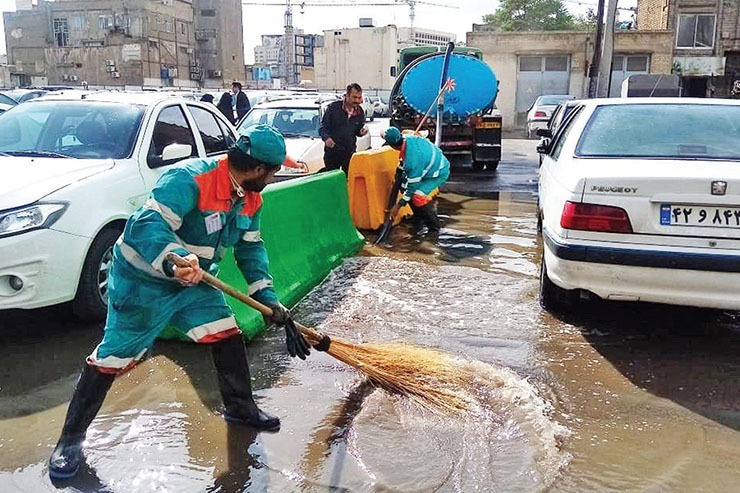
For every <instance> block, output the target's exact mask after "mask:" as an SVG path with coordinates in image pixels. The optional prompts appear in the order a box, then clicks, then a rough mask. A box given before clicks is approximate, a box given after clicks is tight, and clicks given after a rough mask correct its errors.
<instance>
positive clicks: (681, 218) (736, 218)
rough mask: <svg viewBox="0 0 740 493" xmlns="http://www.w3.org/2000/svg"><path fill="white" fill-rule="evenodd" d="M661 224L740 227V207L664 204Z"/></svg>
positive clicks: (661, 211) (661, 207)
mask: <svg viewBox="0 0 740 493" xmlns="http://www.w3.org/2000/svg"><path fill="white" fill-rule="evenodd" d="M660 224H662V225H663V226H707V227H710V228H740V207H721V206H720V207H717V206H713V205H671V204H662V205H661V206H660Z"/></svg>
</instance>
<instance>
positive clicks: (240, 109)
mask: <svg viewBox="0 0 740 493" xmlns="http://www.w3.org/2000/svg"><path fill="white" fill-rule="evenodd" d="M231 92H232V93H233V94H234V96H233V98H234V109H235V110H236V121H237V122H239V121H240V120H241V119H242V118H244V115H246V114H247V113H249V110H251V109H252V107H251V105H250V104H249V98H248V97H247V95H246V93H244V92H243V91H242V83H241V82H237V81H234V82H233V83H232V84H231Z"/></svg>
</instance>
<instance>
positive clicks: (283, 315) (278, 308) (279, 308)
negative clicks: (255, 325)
mask: <svg viewBox="0 0 740 493" xmlns="http://www.w3.org/2000/svg"><path fill="white" fill-rule="evenodd" d="M265 304H266V305H267V306H269V307H270V309H272V317H270V322H272V323H274V324H275V325H285V324H286V323H287V322H288V320H290V310H288V309H287V308H285V306H283V304H282V303H280V302H279V301H276V302H274V303H265Z"/></svg>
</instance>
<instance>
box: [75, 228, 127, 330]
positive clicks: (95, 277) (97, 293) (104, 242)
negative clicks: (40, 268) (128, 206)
mask: <svg viewBox="0 0 740 493" xmlns="http://www.w3.org/2000/svg"><path fill="white" fill-rule="evenodd" d="M120 235H121V231H120V230H118V229H104V230H103V231H101V232H100V234H98V236H97V237H96V238H95V240H94V241H93V243H92V246H90V250H89V251H88V252H87V257H86V258H85V264H84V265H83V266H82V274H80V283H79V285H78V286H77V295H76V296H75V299H74V301H72V313H73V314H74V315H75V316H76V317H77V318H79V319H80V320H83V321H85V322H99V321H101V320H104V319H105V315H106V313H107V312H108V274H109V269H110V264H111V261H112V259H113V245H114V244H115V242H116V240H117V239H118V237H119V236H120Z"/></svg>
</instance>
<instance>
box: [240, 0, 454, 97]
mask: <svg viewBox="0 0 740 493" xmlns="http://www.w3.org/2000/svg"><path fill="white" fill-rule="evenodd" d="M241 4H242V5H260V6H263V7H285V15H284V21H285V26H284V27H285V38H284V40H283V67H284V71H285V80H286V82H287V83H288V84H295V83H296V82H297V81H296V80H295V75H296V74H295V69H294V67H293V65H294V60H295V36H294V29H293V6H294V5H295V6H298V7H300V8H301V13H303V9H304V8H305V7H398V6H403V5H408V7H409V29H410V31H411V39H412V40H413V39H414V21H415V20H416V5H417V4H418V5H429V6H432V7H446V8H451V9H457V8H459V7H457V6H456V5H447V4H443V3H437V2H429V1H427V0H385V1H384V0H380V1H375V0H368V1H365V2H362V1H355V2H352V1H347V0H326V1H321V0H309V1H305V0H304V1H301V2H295V1H291V0H285V1H284V2H283V1H277V0H276V1H272V2H269V1H268V2H265V1H250V0H246V1H242V3H241Z"/></svg>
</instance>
